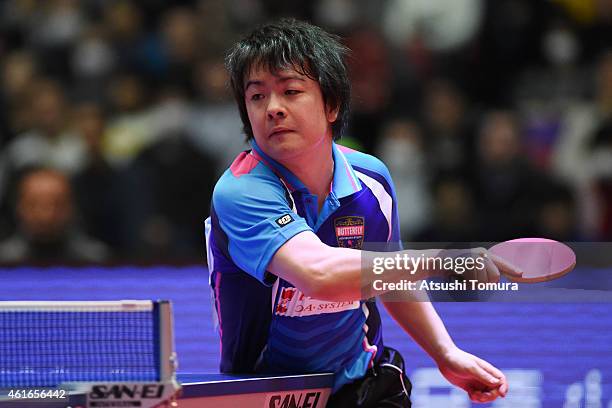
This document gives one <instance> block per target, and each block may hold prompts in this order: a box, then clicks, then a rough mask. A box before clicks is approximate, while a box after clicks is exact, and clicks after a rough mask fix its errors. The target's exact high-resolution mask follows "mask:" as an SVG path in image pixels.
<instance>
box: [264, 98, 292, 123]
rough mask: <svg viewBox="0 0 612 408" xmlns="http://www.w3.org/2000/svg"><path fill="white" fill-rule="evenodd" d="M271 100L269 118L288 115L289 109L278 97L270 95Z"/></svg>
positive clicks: (268, 111)
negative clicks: (286, 108)
mask: <svg viewBox="0 0 612 408" xmlns="http://www.w3.org/2000/svg"><path fill="white" fill-rule="evenodd" d="M269 101H270V102H269V103H268V110H267V114H268V118H269V119H277V118H284V117H285V116H287V111H286V110H285V107H284V105H283V104H282V102H281V101H280V99H279V98H278V97H275V96H270V99H269Z"/></svg>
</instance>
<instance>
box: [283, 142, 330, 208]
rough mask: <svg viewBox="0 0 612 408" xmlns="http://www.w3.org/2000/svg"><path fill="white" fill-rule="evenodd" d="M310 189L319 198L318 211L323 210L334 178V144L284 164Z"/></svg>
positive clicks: (326, 145)
mask: <svg viewBox="0 0 612 408" xmlns="http://www.w3.org/2000/svg"><path fill="white" fill-rule="evenodd" d="M282 164H283V165H284V166H285V167H286V168H287V169H288V170H289V171H291V173H293V174H294V175H295V176H296V177H297V178H298V179H299V180H300V181H301V182H302V183H304V185H305V186H306V188H307V189H308V191H309V192H310V193H311V194H315V195H316V196H317V202H318V209H319V211H320V210H321V207H322V206H323V203H324V202H325V199H326V198H327V195H328V194H329V190H330V185H331V182H332V179H333V177H334V159H333V154H332V143H331V141H330V142H329V143H324V144H322V145H321V146H319V147H318V148H317V149H312V150H311V151H309V152H307V153H305V154H302V155H300V156H298V157H295V158H293V159H292V160H291V161H290V162H288V163H282Z"/></svg>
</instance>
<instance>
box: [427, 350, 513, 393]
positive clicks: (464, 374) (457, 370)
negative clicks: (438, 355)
mask: <svg viewBox="0 0 612 408" xmlns="http://www.w3.org/2000/svg"><path fill="white" fill-rule="evenodd" d="M438 368H439V369H440V372H441V373H442V375H443V376H444V377H445V378H446V379H447V380H448V381H449V382H450V383H451V384H453V385H456V386H457V387H460V388H462V389H464V390H465V391H466V392H467V393H468V395H469V396H470V399H471V400H472V401H474V402H491V401H493V400H495V399H496V398H497V397H505V396H506V393H507V392H508V381H507V380H506V377H505V376H504V374H503V373H502V372H501V371H500V370H498V369H497V368H495V367H493V366H492V365H491V364H489V363H488V362H486V361H485V360H483V359H481V358H478V357H476V356H474V355H472V354H470V353H466V352H465V351H463V350H461V349H459V348H456V347H455V348H453V349H452V350H451V351H449V352H448V353H445V354H444V356H443V357H442V359H441V360H439V361H438Z"/></svg>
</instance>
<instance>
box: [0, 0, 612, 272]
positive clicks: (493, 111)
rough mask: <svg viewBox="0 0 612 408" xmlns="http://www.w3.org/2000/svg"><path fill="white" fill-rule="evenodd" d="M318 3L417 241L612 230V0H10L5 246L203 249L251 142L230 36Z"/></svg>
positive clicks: (195, 252) (311, 10)
mask: <svg viewBox="0 0 612 408" xmlns="http://www.w3.org/2000/svg"><path fill="white" fill-rule="evenodd" d="M281 16H292V17H296V18H300V19H306V20H308V21H311V22H313V23H315V24H318V25H321V26H322V27H324V28H326V29H328V30H330V31H332V32H334V33H337V34H339V35H340V36H341V37H342V38H343V41H344V42H345V43H346V44H347V45H348V46H349V47H350V48H351V49H352V54H351V56H350V58H349V61H348V63H349V68H350V74H351V81H352V87H353V100H352V107H351V109H352V113H351V120H350V126H349V129H348V132H347V133H346V135H345V137H344V138H343V139H342V141H341V143H343V144H345V145H348V146H350V147H354V148H357V149H359V150H362V151H365V152H368V153H372V154H375V155H377V156H378V157H379V158H381V159H382V160H383V161H384V162H385V163H386V164H387V166H388V167H389V169H390V171H391V173H392V176H393V178H394V181H395V184H396V188H397V196H398V205H399V213H400V220H401V227H402V235H403V238H404V240H406V241H416V240H418V241H494V240H505V239H510V238H517V237H520V236H533V235H536V236H546V237H550V238H555V239H560V240H567V241H574V240H609V239H611V238H612V44H611V43H612V0H536V1H534V0H495V1H493V0H490V1H486V0H381V1H368V0H313V1H287V0H284V1H283V0H227V1H221V0H191V1H172V2H169V1H163V0H143V1H115V0H80V1H77V0H47V1H43V0H14V1H6V2H2V3H0V81H1V87H0V262H5V263H6V262H8V263H17V264H19V263H24V262H34V263H57V262H70V263H75V262H76V263H79V262H119V263H123V262H198V261H200V262H201V261H202V259H203V258H204V252H205V251H204V246H203V245H204V244H203V220H204V219H205V218H206V217H207V216H208V212H209V202H210V197H211V193H212V188H213V186H214V183H215V181H216V179H217V177H218V176H219V175H220V174H221V172H222V171H223V170H224V169H225V168H226V167H227V166H228V165H229V163H231V161H232V159H233V157H234V156H235V155H236V154H237V153H238V152H239V151H241V150H243V149H246V148H248V146H247V145H246V144H245V141H244V135H243V134H242V132H241V127H242V125H241V122H240V119H239V116H238V111H237V109H236V107H235V104H234V101H233V100H232V97H231V94H230V92H229V89H228V87H227V84H226V73H225V70H224V67H223V58H224V53H225V51H226V49H227V48H228V47H229V46H230V45H231V44H232V43H233V42H234V41H236V40H237V39H238V38H240V36H241V35H242V34H244V33H245V32H248V31H249V30H250V29H252V28H253V27H254V26H255V25H256V24H258V23H261V22H265V21H269V20H270V19H274V18H277V17H281Z"/></svg>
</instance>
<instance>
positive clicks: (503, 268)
mask: <svg viewBox="0 0 612 408" xmlns="http://www.w3.org/2000/svg"><path fill="white" fill-rule="evenodd" d="M487 258H489V259H491V260H492V261H493V262H494V263H495V265H496V266H497V268H498V269H499V271H500V272H501V273H503V274H504V275H506V276H509V277H511V278H520V277H521V276H523V271H522V270H521V269H520V268H519V267H518V266H516V265H514V264H512V263H510V262H508V261H506V260H505V259H504V258H502V257H500V256H497V255H495V254H492V253H491V252H487Z"/></svg>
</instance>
